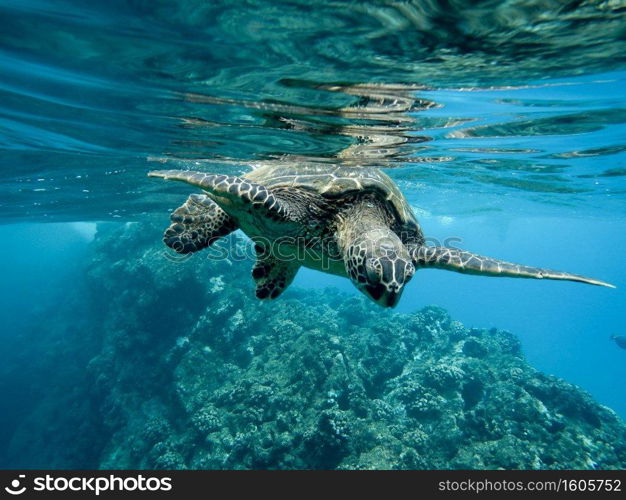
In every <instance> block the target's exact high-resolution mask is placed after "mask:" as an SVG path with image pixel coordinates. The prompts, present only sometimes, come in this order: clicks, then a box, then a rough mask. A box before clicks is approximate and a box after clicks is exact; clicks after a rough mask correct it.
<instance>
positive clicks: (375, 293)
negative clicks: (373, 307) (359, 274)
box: [365, 284, 404, 307]
mask: <svg viewBox="0 0 626 500" xmlns="http://www.w3.org/2000/svg"><path fill="white" fill-rule="evenodd" d="M365 291H366V293H367V295H368V296H369V297H370V298H371V299H372V300H373V301H374V302H376V303H377V304H378V305H380V306H383V307H396V305H398V302H399V301H400V297H401V296H402V292H403V291H404V287H397V288H394V289H391V290H390V289H388V288H387V287H386V286H385V285H382V284H378V285H367V286H366V287H365Z"/></svg>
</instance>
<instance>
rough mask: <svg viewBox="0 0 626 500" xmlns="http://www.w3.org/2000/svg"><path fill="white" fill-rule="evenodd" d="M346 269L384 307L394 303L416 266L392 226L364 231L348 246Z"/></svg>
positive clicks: (362, 288) (356, 283) (363, 289)
mask: <svg viewBox="0 0 626 500" xmlns="http://www.w3.org/2000/svg"><path fill="white" fill-rule="evenodd" d="M345 264H346V271H347V273H348V276H349V277H350V279H352V281H353V283H354V284H355V285H356V287H357V288H358V289H359V290H360V291H361V292H363V293H364V294H365V295H367V296H368V297H369V298H370V299H372V300H373V301H374V302H376V303H378V304H379V305H381V306H383V307H394V306H395V305H396V304H397V303H398V301H399V300H400V296H401V295H402V292H403V291H404V285H406V284H407V283H408V282H409V280H410V279H411V278H412V277H413V274H414V273H415V266H414V265H413V262H412V260H411V257H410V256H409V253H408V251H407V249H406V247H405V246H404V244H403V243H402V241H400V238H398V236H397V235H396V234H395V233H394V232H392V231H391V230H387V231H385V230H380V229H376V230H372V231H368V232H365V233H363V234H361V235H360V236H359V237H358V238H357V239H356V240H355V241H354V242H353V243H352V244H351V245H350V246H349V247H348V248H347V252H346V256H345Z"/></svg>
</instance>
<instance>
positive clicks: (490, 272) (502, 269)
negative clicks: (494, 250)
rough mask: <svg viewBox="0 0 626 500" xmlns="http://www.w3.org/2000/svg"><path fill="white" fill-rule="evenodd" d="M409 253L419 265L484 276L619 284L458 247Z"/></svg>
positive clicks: (425, 248)
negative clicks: (478, 253) (532, 265)
mask: <svg viewBox="0 0 626 500" xmlns="http://www.w3.org/2000/svg"><path fill="white" fill-rule="evenodd" d="M409 253H410V255H411V258H412V259H413V263H414V264H415V267H416V268H420V267H434V268H437V269H447V270H448V271H456V272H458V273H465V274H478V275H481V276H500V277H509V278H534V279H549V280H566V281H578V282H581V283H588V284H590V285H599V286H606V287H609V288H615V286H614V285H611V284H610V283H605V282H604V281H600V280H596V279H593V278H587V277H585V276H578V275H576V274H569V273H565V272H562V271H553V270H551V269H542V268H539V267H531V266H524V265H522V264H514V263H512V262H505V261H502V260H497V259H492V258H491V257H484V256H482V255H476V254H474V253H471V252H466V251H464V250H458V249H456V248H447V247H435V246H426V245H421V246H411V247H410V248H409Z"/></svg>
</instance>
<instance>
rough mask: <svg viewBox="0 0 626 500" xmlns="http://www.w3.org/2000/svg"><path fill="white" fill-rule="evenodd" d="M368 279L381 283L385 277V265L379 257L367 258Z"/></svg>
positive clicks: (371, 281)
mask: <svg viewBox="0 0 626 500" xmlns="http://www.w3.org/2000/svg"><path fill="white" fill-rule="evenodd" d="M365 271H366V272H367V281H369V282H370V283H380V281H381V280H382V278H383V266H382V264H381V263H380V260H378V259H367V262H366V263H365Z"/></svg>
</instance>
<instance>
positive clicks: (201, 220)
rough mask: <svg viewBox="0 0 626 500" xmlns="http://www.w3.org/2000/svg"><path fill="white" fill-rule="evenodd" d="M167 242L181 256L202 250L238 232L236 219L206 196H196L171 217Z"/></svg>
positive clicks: (165, 238) (164, 240)
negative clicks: (236, 230)
mask: <svg viewBox="0 0 626 500" xmlns="http://www.w3.org/2000/svg"><path fill="white" fill-rule="evenodd" d="M170 220H171V221H172V224H171V225H170V227H168V228H167V229H166V230H165V234H164V235H163V242H164V243H165V244H166V245H167V246H168V247H170V248H171V249H173V250H175V251H176V252H178V253H182V254H187V253H192V252H197V251H198V250H202V249H203V248H206V247H208V246H210V245H212V244H213V243H214V242H215V241H217V240H218V239H220V238H221V237H222V236H226V235H227V234H229V233H232V232H233V231H234V230H235V229H237V223H236V222H235V220H234V219H233V218H232V217H231V216H230V215H228V214H227V213H226V212H224V210H222V209H221V208H220V207H219V206H218V205H217V203H215V202H214V201H213V200H211V199H210V198H209V197H208V196H207V195H205V194H192V195H191V196H189V198H187V201H186V202H185V203H183V204H182V205H181V206H180V207H178V208H177V209H176V210H174V212H172V215H170Z"/></svg>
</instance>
